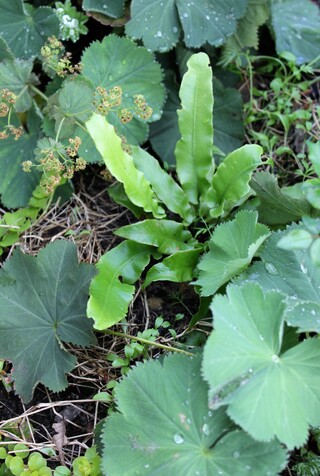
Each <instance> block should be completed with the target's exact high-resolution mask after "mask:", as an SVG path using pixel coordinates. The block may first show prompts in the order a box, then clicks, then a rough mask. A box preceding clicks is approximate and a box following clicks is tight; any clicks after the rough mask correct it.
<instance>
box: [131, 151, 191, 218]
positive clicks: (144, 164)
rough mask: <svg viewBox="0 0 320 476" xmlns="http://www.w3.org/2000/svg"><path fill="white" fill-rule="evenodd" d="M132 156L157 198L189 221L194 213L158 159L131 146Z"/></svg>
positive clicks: (183, 193) (184, 195) (181, 191)
mask: <svg viewBox="0 0 320 476" xmlns="http://www.w3.org/2000/svg"><path fill="white" fill-rule="evenodd" d="M132 158H133V162H134V164H135V166H136V167H137V169H138V170H140V172H142V173H143V175H144V176H145V178H146V179H147V180H148V182H150V184H151V186H152V189H153V191H154V192H155V193H156V195H157V196H158V198H159V199H160V200H161V201H162V202H163V203H164V204H165V205H166V206H167V207H168V209H169V210H170V211H172V212H173V213H177V214H178V215H180V216H181V217H182V218H183V219H184V220H185V221H186V222H187V223H191V222H192V221H193V219H194V213H193V210H192V208H191V205H190V203H189V201H188V197H187V195H186V193H185V192H184V191H183V190H182V188H181V187H180V186H179V185H178V184H177V182H176V181H175V180H174V179H173V178H172V177H171V175H169V174H168V172H166V171H165V170H164V169H163V168H162V167H161V166H160V164H159V161H158V160H157V159H155V158H154V157H153V156H152V155H150V154H149V153H148V152H147V151H145V150H143V149H141V148H139V147H132Z"/></svg>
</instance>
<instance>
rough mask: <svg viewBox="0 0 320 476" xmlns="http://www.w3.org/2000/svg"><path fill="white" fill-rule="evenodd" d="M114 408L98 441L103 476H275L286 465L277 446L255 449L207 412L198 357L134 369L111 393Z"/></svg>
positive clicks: (221, 418)
mask: <svg viewBox="0 0 320 476" xmlns="http://www.w3.org/2000/svg"><path fill="white" fill-rule="evenodd" d="M117 404H118V410H119V412H120V413H113V414H112V415H111V416H110V417H109V418H108V419H107V421H106V424H105V426H104V430H103V434H102V442H103V444H104V451H103V455H102V465H103V472H104V473H105V474H108V475H109V476H119V474H123V475H124V474H125V475H126V476H134V475H136V474H145V475H146V476H151V475H152V476H156V475H159V476H160V475H161V476H163V475H167V476H178V475H183V474H188V475H191V474H192V475H201V476H219V475H222V474H223V475H224V476H233V475H234V474H235V467H236V474H237V476H244V475H245V476H247V475H248V474H250V469H252V468H254V474H267V473H268V474H270V475H271V476H275V475H276V474H278V472H279V471H280V470H281V469H282V468H283V466H284V465H285V462H286V455H285V451H284V450H283V449H282V448H281V447H280V445H279V444H278V443H276V442H272V443H269V444H264V443H258V442H256V441H254V440H252V439H251V438H250V437H249V436H248V435H247V434H245V433H244V432H242V431H239V430H238V429H237V428H235V427H234V426H233V425H232V424H231V423H230V420H229V419H228V417H227V416H226V414H225V412H224V411H223V410H222V409H219V410H216V411H208V404H207V386H206V384H205V383H204V382H203V380H202V379H201V376H200V356H197V357H194V358H193V359H190V358H188V357H185V356H181V355H173V356H170V357H166V358H165V359H164V361H163V363H162V364H161V363H160V362H159V361H149V362H146V363H144V364H138V366H136V367H135V368H134V369H133V370H132V371H131V372H130V373H129V374H128V376H127V377H125V378H124V379H123V380H122V382H120V384H119V386H118V387H117ZM186 469H187V472H186Z"/></svg>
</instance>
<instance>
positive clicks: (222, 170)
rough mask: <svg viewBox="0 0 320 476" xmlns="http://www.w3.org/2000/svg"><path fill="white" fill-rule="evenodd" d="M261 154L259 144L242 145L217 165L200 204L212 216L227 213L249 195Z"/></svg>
mask: <svg viewBox="0 0 320 476" xmlns="http://www.w3.org/2000/svg"><path fill="white" fill-rule="evenodd" d="M261 154H262V148H261V147H260V146H258V145H244V146H243V147H240V149H237V150H235V151H234V152H232V153H231V154H229V155H228V156H227V157H226V158H225V159H224V161H223V162H222V163H221V164H220V165H219V167H218V168H217V170H216V173H215V174H214V176H213V178H212V185H211V187H210V189H209V190H208V193H207V195H206V197H205V199H204V200H203V204H202V205H203V206H204V207H208V208H209V210H210V215H211V216H212V217H218V216H222V215H227V214H228V213H229V212H230V211H231V210H232V208H233V207H235V206H236V205H238V204H239V203H241V201H242V200H244V199H245V198H246V197H247V196H248V195H249V193H250V187H249V182H250V179H251V175H252V172H253V171H254V170H255V169H256V168H257V167H258V166H259V165H261V163H262V162H261Z"/></svg>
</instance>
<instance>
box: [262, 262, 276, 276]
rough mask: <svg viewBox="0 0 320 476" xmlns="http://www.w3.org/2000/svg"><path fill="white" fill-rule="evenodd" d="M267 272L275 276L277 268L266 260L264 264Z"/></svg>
mask: <svg viewBox="0 0 320 476" xmlns="http://www.w3.org/2000/svg"><path fill="white" fill-rule="evenodd" d="M264 267H265V269H266V271H267V273H269V274H272V275H273V276H276V275H277V274H279V273H278V270H277V268H276V267H275V266H274V265H273V264H272V263H270V262H266V263H265V265H264Z"/></svg>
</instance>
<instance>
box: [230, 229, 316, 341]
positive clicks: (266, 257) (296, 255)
mask: <svg viewBox="0 0 320 476" xmlns="http://www.w3.org/2000/svg"><path fill="white" fill-rule="evenodd" d="M300 228H301V226H300ZM297 229H299V227H298V226H297V225H293V226H291V227H290V228H287V229H286V230H284V231H282V232H278V233H272V235H271V236H270V237H269V238H267V240H266V242H265V246H264V248H263V250H262V251H261V253H260V258H261V260H262V261H257V262H255V263H254V265H253V266H252V267H251V268H249V269H248V271H247V272H245V273H244V274H243V275H242V276H240V277H239V281H243V280H248V281H253V282H256V283H259V284H260V285H261V286H263V288H265V289H277V290H279V291H281V292H282V293H283V294H284V296H286V299H287V302H288V307H287V309H286V313H285V318H286V320H287V322H288V324H289V325H291V326H294V327H298V328H299V331H300V332H319V333H320V295H319V290H320V269H319V266H316V265H315V264H314V263H313V261H312V258H311V256H310V253H309V251H308V250H307V249H305V250H291V251H290V250H284V249H281V248H279V247H278V246H277V244H278V243H279V241H280V240H281V239H282V238H283V237H284V236H286V234H287V233H288V232H289V231H290V230H297Z"/></svg>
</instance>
